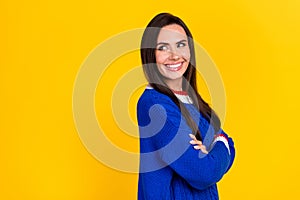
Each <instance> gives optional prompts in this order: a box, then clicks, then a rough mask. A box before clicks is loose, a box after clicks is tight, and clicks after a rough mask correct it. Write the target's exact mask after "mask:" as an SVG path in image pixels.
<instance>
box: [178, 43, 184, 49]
mask: <svg viewBox="0 0 300 200" xmlns="http://www.w3.org/2000/svg"><path fill="white" fill-rule="evenodd" d="M185 46H186V43H185V42H179V43H178V44H177V47H178V48H179V47H185Z"/></svg>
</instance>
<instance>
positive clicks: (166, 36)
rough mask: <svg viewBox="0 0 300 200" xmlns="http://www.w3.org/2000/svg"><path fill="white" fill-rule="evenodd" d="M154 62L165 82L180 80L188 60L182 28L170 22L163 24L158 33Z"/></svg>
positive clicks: (188, 50)
mask: <svg viewBox="0 0 300 200" xmlns="http://www.w3.org/2000/svg"><path fill="white" fill-rule="evenodd" d="M155 56H156V64H157V67H158V71H159V72H160V73H161V75H162V76H163V77H164V78H165V81H166V82H169V83H170V82H175V81H177V82H178V81H182V76H183V74H184V73H185V71H186V69H187V67H188V65H189V62H190V49H189V45H188V38H187V35H186V33H185V31H184V29H183V28H182V27H181V26H179V25H177V24H171V25H167V26H164V27H163V28H162V29H161V30H160V32H159V35H158V38H157V45H156V51H155Z"/></svg>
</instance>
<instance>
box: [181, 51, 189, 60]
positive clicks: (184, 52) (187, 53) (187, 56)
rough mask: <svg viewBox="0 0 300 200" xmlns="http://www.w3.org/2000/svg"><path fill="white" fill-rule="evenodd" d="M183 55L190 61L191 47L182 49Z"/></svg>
mask: <svg viewBox="0 0 300 200" xmlns="http://www.w3.org/2000/svg"><path fill="white" fill-rule="evenodd" d="M181 55H182V57H184V58H185V59H186V60H188V61H190V58H191V54H190V49H184V50H182V51H181Z"/></svg>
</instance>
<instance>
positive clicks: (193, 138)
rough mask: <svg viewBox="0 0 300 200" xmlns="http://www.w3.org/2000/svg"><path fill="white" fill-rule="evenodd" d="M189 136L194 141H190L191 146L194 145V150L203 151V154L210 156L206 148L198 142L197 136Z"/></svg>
mask: <svg viewBox="0 0 300 200" xmlns="http://www.w3.org/2000/svg"><path fill="white" fill-rule="evenodd" d="M189 136H190V137H191V138H192V140H191V141H190V144H192V145H194V149H196V150H201V151H202V153H205V154H208V152H207V150H206V147H205V146H204V145H203V144H202V142H201V141H199V140H197V138H196V137H195V135H193V134H189Z"/></svg>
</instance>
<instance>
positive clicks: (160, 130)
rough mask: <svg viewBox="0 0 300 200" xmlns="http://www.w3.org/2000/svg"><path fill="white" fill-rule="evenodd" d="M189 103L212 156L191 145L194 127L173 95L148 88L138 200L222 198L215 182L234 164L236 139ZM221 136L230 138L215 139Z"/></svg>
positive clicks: (140, 113)
mask: <svg viewBox="0 0 300 200" xmlns="http://www.w3.org/2000/svg"><path fill="white" fill-rule="evenodd" d="M184 105H185V106H186V108H187V109H188V110H189V112H190V114H191V116H192V118H193V119H194V121H195V122H196V124H198V126H199V130H200V132H201V136H202V138H204V141H203V143H204V144H205V145H207V147H209V146H210V148H208V150H209V153H208V154H203V153H202V152H201V151H200V150H195V149H194V148H193V145H191V144H190V143H189V141H190V140H191V138H190V137H189V134H190V133H191V132H192V131H191V129H190V127H189V126H188V125H187V123H186V121H185V119H184V118H183V116H182V115H181V113H180V110H179V108H178V107H177V106H176V104H175V103H174V102H173V101H172V100H171V99H170V98H169V97H168V96H166V95H164V94H161V93H159V92H158V91H156V90H154V89H146V90H145V91H144V93H143V94H142V96H141V97H140V99H139V101H138V105H137V118H138V124H139V132H140V173H139V182H138V199H139V200H175V199H176V200H193V199H195V200H196V199H197V200H202V199H203V200H217V199H219V197H218V191H217V185H216V183H217V182H218V181H219V180H220V179H221V178H222V177H223V175H224V174H225V173H226V172H227V171H228V170H229V168H230V167H231V165H232V163H233V160H234V156H235V149H234V144H233V141H232V139H231V138H229V137H228V135H227V134H226V133H225V132H224V131H223V130H220V131H219V132H218V133H215V131H214V129H213V127H212V126H211V125H210V124H209V123H208V122H207V120H205V118H203V117H202V116H201V114H200V113H199V112H198V110H197V109H196V108H195V107H194V105H193V104H187V103H185V104H184ZM220 134H222V137H225V138H226V140H224V139H220V136H218V137H215V135H220ZM216 138H218V139H216ZM226 143H227V144H226ZM228 148H229V149H228Z"/></svg>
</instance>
